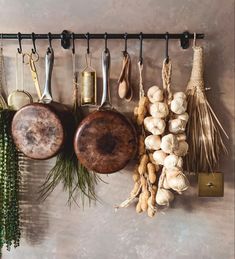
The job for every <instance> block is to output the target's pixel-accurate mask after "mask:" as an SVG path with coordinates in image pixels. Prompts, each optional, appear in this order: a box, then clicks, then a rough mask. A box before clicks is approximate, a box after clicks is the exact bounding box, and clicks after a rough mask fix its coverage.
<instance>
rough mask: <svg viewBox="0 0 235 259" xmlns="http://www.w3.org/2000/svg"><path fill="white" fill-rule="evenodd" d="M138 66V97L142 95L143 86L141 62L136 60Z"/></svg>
mask: <svg viewBox="0 0 235 259" xmlns="http://www.w3.org/2000/svg"><path fill="white" fill-rule="evenodd" d="M138 67H139V76H140V82H139V98H140V99H141V97H143V96H144V86H143V78H142V72H143V64H141V62H138Z"/></svg>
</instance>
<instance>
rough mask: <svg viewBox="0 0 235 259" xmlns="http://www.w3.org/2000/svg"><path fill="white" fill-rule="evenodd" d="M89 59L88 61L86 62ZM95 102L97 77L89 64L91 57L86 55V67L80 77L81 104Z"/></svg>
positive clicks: (93, 103) (94, 103) (92, 103)
mask: <svg viewBox="0 0 235 259" xmlns="http://www.w3.org/2000/svg"><path fill="white" fill-rule="evenodd" d="M88 60H89V62H88ZM96 104H97V79H96V71H95V69H94V68H93V67H92V66H91V57H90V55H88V54H87V55H86V67H85V68H84V70H83V71H82V77H81V105H96Z"/></svg>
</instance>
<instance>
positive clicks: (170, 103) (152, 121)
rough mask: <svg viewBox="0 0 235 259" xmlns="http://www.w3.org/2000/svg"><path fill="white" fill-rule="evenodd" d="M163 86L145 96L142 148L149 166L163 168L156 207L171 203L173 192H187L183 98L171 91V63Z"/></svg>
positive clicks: (166, 71) (165, 69)
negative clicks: (146, 111)
mask: <svg viewBox="0 0 235 259" xmlns="http://www.w3.org/2000/svg"><path fill="white" fill-rule="evenodd" d="M162 74H163V86H164V89H161V88H160V87H158V86H152V87H150V88H149V90H148V92H147V96H148V102H149V104H148V108H147V110H148V112H149V114H150V115H151V116H147V117H146V118H145V119H144V126H145V129H146V130H147V131H148V132H149V134H150V135H149V136H147V137H146V138H145V148H146V149H147V150H148V151H149V152H151V158H152V162H153V163H154V164H155V165H157V166H161V167H162V172H161V175H160V178H159V181H158V190H157V193H156V203H157V204H158V205H167V206H168V205H169V204H170V202H171V201H173V200H174V194H173V192H171V191H170V190H173V191H175V192H177V193H179V194H181V193H182V192H183V191H185V190H187V189H188V187H189V182H188V179H187V178H186V176H185V175H184V173H183V159H182V157H183V156H185V155H186V154H187V152H188V144H187V142H186V135H185V133H184V132H185V128H186V124H187V121H188V117H189V116H188V114H187V112H186V109H187V102H186V95H185V94H184V93H183V92H176V93H174V95H172V93H171V91H170V76H171V63H170V62H169V63H166V62H164V64H163V71H162Z"/></svg>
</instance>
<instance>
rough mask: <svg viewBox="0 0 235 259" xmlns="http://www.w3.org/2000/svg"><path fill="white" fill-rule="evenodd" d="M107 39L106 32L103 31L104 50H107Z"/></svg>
mask: <svg viewBox="0 0 235 259" xmlns="http://www.w3.org/2000/svg"><path fill="white" fill-rule="evenodd" d="M107 41H108V33H107V32H105V33H104V46H105V52H107V50H108V47H107Z"/></svg>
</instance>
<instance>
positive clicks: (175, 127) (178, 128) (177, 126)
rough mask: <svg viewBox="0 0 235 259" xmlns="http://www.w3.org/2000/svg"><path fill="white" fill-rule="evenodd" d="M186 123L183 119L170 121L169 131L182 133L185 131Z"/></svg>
mask: <svg viewBox="0 0 235 259" xmlns="http://www.w3.org/2000/svg"><path fill="white" fill-rule="evenodd" d="M185 128H186V121H184V120H181V119H174V120H169V131H170V132H171V133H175V134H177V133H182V132H184V131H185Z"/></svg>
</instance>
